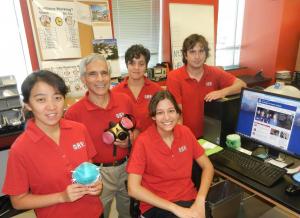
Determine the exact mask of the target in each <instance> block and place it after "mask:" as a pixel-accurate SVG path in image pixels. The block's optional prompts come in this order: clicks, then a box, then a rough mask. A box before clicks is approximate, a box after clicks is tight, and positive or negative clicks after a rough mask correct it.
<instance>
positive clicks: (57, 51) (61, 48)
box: [32, 0, 81, 60]
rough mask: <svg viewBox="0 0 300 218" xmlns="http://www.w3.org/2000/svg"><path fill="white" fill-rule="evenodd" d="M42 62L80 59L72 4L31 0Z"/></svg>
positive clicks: (74, 8)
mask: <svg viewBox="0 0 300 218" xmlns="http://www.w3.org/2000/svg"><path fill="white" fill-rule="evenodd" d="M32 5H33V14H34V21H35V27H36V32H37V40H38V42H39V48H40V51H41V56H42V60H52V59H63V58H80V57H81V50H80V40H79V30H78V23H77V13H76V11H77V10H76V7H75V5H74V4H73V3H72V2H63V1H60V2H58V1H45V0H33V1H32Z"/></svg>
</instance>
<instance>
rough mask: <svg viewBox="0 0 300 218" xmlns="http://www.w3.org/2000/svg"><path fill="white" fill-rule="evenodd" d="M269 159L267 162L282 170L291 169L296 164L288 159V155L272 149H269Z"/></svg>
mask: <svg viewBox="0 0 300 218" xmlns="http://www.w3.org/2000/svg"><path fill="white" fill-rule="evenodd" d="M267 154H268V157H269V158H267V159H266V162H268V163H271V164H273V165H275V166H278V167H280V168H285V167H290V166H292V165H293V164H294V161H293V160H292V159H290V158H289V157H288V155H286V154H282V153H280V152H279V151H276V150H274V149H271V148H267Z"/></svg>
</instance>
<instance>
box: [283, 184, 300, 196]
mask: <svg viewBox="0 0 300 218" xmlns="http://www.w3.org/2000/svg"><path fill="white" fill-rule="evenodd" d="M285 192H286V193H287V194H288V195H299V194H300V186H298V185H294V184H290V185H289V186H288V187H286V189H285Z"/></svg>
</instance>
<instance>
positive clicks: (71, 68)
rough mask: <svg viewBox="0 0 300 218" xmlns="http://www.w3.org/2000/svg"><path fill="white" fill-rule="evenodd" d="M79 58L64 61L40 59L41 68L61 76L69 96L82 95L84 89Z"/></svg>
mask: <svg viewBox="0 0 300 218" xmlns="http://www.w3.org/2000/svg"><path fill="white" fill-rule="evenodd" d="M80 61H81V59H75V60H64V61H42V62H41V69H43V70H49V71H52V72H54V73H56V74H58V75H59V76H60V77H62V78H63V79H64V81H65V83H66V85H67V86H68V88H69V93H68V95H69V96H72V97H78V96H83V95H84V93H85V91H86V89H85V86H84V84H83V83H82V82H81V80H80V72H79V64H80Z"/></svg>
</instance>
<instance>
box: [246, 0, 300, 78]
mask: <svg viewBox="0 0 300 218" xmlns="http://www.w3.org/2000/svg"><path fill="white" fill-rule="evenodd" d="M299 11H300V1H299V0H276V1H274V0H263V1H261V0H246V4H245V17H244V29H243V38H242V47H241V56H240V62H241V65H242V66H246V67H248V68H249V72H250V73H255V72H257V71H259V70H260V69H263V71H264V75H266V76H268V77H271V78H273V79H274V77H275V73H276V71H277V70H284V69H287V70H291V71H294V69H295V64H296V58H297V51H298V45H299V40H300V22H299Z"/></svg>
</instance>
